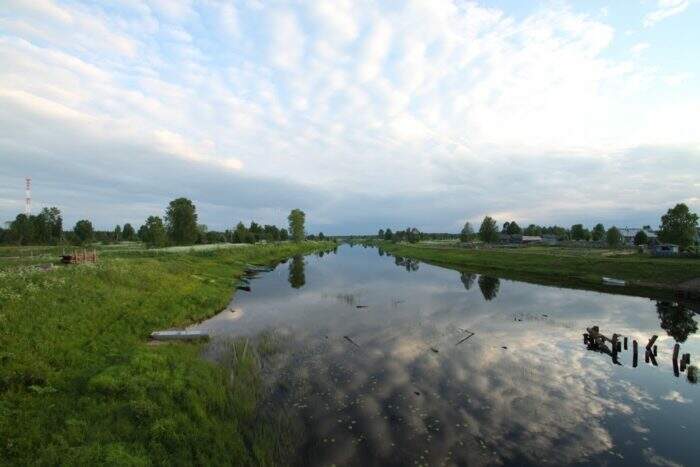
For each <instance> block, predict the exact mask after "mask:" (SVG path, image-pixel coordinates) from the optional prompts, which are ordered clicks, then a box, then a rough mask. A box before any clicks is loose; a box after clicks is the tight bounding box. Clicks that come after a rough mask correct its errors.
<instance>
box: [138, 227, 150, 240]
mask: <svg viewBox="0 0 700 467" xmlns="http://www.w3.org/2000/svg"><path fill="white" fill-rule="evenodd" d="M138 236H139V240H141V241H142V242H145V241H146V238H147V237H148V227H147V226H146V224H144V225H142V226H141V227H139V233H138Z"/></svg>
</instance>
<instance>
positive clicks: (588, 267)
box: [378, 242, 700, 296]
mask: <svg viewBox="0 0 700 467" xmlns="http://www.w3.org/2000/svg"><path fill="white" fill-rule="evenodd" d="M378 245H379V246H380V247H381V248H383V249H384V250H385V251H387V252H389V253H391V254H393V255H398V256H405V257H409V258H414V259H418V260H421V261H425V262H428V263H434V264H437V265H440V266H445V267H450V268H453V269H459V270H463V271H470V272H478V273H484V274H492V275H494V276H497V277H502V278H506V279H515V280H523V281H528V282H537V283H543V284H548V285H561V286H565V287H573V288H586V289H593V290H607V291H615V292H617V293H628V294H633V295H645V296H658V295H669V294H670V293H671V290H672V289H673V287H674V286H676V285H678V284H680V283H682V282H684V281H687V280H690V279H694V278H697V277H700V260H698V259H689V258H652V257H649V256H646V255H641V254H637V253H632V252H625V251H619V250H618V251H616V250H599V249H597V250H594V249H583V248H557V247H527V248H483V249H478V250H477V249H466V248H460V247H458V246H451V245H447V246H446V245H435V244H421V243H418V244H406V243H400V244H394V243H391V242H379V243H378ZM602 277H614V278H619V279H624V280H626V281H629V282H630V285H629V286H626V287H614V288H611V287H609V286H605V285H603V283H602V279H601V278H602Z"/></svg>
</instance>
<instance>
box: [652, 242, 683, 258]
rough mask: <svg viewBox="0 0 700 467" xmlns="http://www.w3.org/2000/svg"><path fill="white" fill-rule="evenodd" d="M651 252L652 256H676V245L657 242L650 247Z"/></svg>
mask: <svg viewBox="0 0 700 467" xmlns="http://www.w3.org/2000/svg"><path fill="white" fill-rule="evenodd" d="M651 254H652V255H654V256H678V245H672V244H670V243H657V244H656V245H654V246H653V247H651Z"/></svg>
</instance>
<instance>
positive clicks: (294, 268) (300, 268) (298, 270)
mask: <svg viewBox="0 0 700 467" xmlns="http://www.w3.org/2000/svg"><path fill="white" fill-rule="evenodd" d="M288 280H289V285H291V286H292V287H294V288H295V289H300V288H302V287H304V284H306V276H305V275H304V257H303V256H301V255H296V256H294V257H293V258H292V262H291V263H289V278H288Z"/></svg>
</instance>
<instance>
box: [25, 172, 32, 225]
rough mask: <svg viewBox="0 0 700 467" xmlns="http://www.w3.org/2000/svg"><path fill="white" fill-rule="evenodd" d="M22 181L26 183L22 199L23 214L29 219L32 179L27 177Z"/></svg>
mask: <svg viewBox="0 0 700 467" xmlns="http://www.w3.org/2000/svg"><path fill="white" fill-rule="evenodd" d="M24 180H25V181H26V182H27V187H26V189H25V198H24V201H25V205H24V213H25V214H26V215H27V217H29V216H30V215H31V214H32V179H31V178H30V177H27V178H25V179H24Z"/></svg>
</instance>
